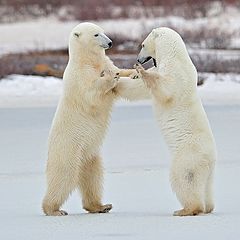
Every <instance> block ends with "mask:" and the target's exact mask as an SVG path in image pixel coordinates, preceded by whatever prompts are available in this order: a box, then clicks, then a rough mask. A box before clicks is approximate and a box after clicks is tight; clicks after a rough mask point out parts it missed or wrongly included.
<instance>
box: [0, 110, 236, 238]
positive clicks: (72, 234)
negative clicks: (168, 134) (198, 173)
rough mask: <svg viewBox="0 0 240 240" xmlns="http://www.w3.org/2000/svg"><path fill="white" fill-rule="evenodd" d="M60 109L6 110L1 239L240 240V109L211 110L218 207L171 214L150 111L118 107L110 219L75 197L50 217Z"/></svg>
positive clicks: (108, 161)
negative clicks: (52, 135) (48, 180)
mask: <svg viewBox="0 0 240 240" xmlns="http://www.w3.org/2000/svg"><path fill="white" fill-rule="evenodd" d="M54 111H55V108H11V109H9V108H5V109H1V108H0V116H1V118H0V132H1V138H0V146H1V150H0V152H1V160H0V196H1V198H0V199H1V200H0V203H1V204H0V212H1V215H0V226H1V231H0V239H4V240H10V239H14V240H15V239H18V240H28V239H34V240H38V239H39V240H42V239H44V240H48V239H49V240H53V239H59V240H61V239H84V240H88V239H99V240H102V239H129V240H130V239H131V240H133V239H134V240H140V239H144V240H145V239H147V240H155V239H164V240H167V239H176V238H179V237H180V238H181V239H186V240H187V239H189V240H190V239H196V240H198V239H199V240H202V239H217V240H221V239H222V240H225V239H231V240H238V239H239V237H240V228H239V227H240V208H239V202H240V192H239V190H238V187H237V185H238V183H239V181H240V175H239V171H240V157H239V156H240V154H239V153H240V150H239V132H240V125H239V122H240V121H239V120H240V107H239V106H234V105H231V106H230V105H228V106H206V111H207V114H208V117H209V119H210V122H211V125H212V128H213V132H214V135H215V137H216V142H217V146H218V152H219V156H218V161H217V167H216V177H215V199H216V210H215V212H214V213H213V214H210V215H207V216H198V217H185V218H179V217H173V216H172V215H171V214H172V212H173V211H174V210H176V209H178V208H179V207H180V206H179V203H178V202H177V200H176V198H175V196H174V194H173V193H172V192H171V188H170V184H169V181H168V174H169V155H168V153H167V148H166V146H165V144H164V143H163V140H162V138H161V136H160V132H159V129H158V127H157V124H156V123H155V121H154V118H153V116H152V111H151V107H150V106H131V107H126V106H125V107H119V106H118V107H116V108H115V110H114V112H113V117H112V123H111V126H110V129H109V132H108V135H107V138H106V140H105V144H104V147H103V158H104V163H105V167H106V177H105V195H104V202H111V203H113V206H114V208H113V210H112V212H110V213H109V214H98V215H91V214H86V213H85V212H84V211H83V210H82V209H81V201H80V198H79V196H78V194H77V193H74V194H73V195H72V196H71V198H70V199H69V201H68V202H67V203H66V204H65V206H64V209H66V210H67V211H68V212H69V214H70V215H68V216H66V217H45V216H43V214H42V212H41V209H40V205H41V199H42V196H43V194H44V189H45V178H44V174H43V172H44V168H45V160H46V151H47V149H46V139H47V135H48V130H49V127H50V124H51V120H52V117H53V114H54Z"/></svg>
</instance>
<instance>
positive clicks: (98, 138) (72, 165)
mask: <svg viewBox="0 0 240 240" xmlns="http://www.w3.org/2000/svg"><path fill="white" fill-rule="evenodd" d="M111 46H112V41H111V40H110V39H109V38H108V37H107V36H106V35H105V34H104V31H103V29H101V28H100V27H98V26H97V25H94V24H92V23H81V24H79V25H78V26H76V27H75V28H74V29H73V30H72V32H71V34H70V38H69V62H68V64H67V67H66V69H65V72H64V75H63V94H62V96H61V99H60V101H59V104H58V107H57V110H56V113H55V116H54V120H53V123H52V127H51V130H50V135H49V149H48V161H47V169H46V174H47V192H46V195H45V197H44V199H43V204H42V208H43V211H44V213H45V214H46V215H52V216H63V215H67V212H65V211H63V210H60V207H61V206H62V204H63V203H64V202H65V200H66V199H67V198H68V196H69V194H70V193H71V192H72V191H73V190H74V189H75V188H78V190H79V191H80V193H81V195H82V203H83V208H84V209H85V210H87V211H88V212H90V213H105V212H108V211H110V210H111V208H112V205H111V204H105V205H104V204H102V201H101V198H102V181H103V167H102V162H101V157H100V153H99V151H100V147H101V144H102V141H103V138H104V135H105V132H106V129H107V126H108V123H109V117H110V113H111V109H112V105H113V103H114V100H115V99H117V98H118V97H120V96H121V97H123V98H127V99H129V100H139V99H145V98H148V97H150V91H149V89H147V88H146V87H145V85H144V83H143V81H142V80H140V79H129V78H120V79H119V77H122V76H129V75H130V74H132V73H136V70H135V69H126V70H121V69H118V68H117V67H116V66H114V65H113V63H112V62H111V61H110V59H109V58H108V57H107V56H106V55H105V49H108V48H110V47H111Z"/></svg>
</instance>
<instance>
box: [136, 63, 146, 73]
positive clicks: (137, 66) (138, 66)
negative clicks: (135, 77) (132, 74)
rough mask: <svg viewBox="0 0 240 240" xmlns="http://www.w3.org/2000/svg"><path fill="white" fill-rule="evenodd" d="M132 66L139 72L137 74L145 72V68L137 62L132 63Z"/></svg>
mask: <svg viewBox="0 0 240 240" xmlns="http://www.w3.org/2000/svg"><path fill="white" fill-rule="evenodd" d="M133 67H134V68H135V69H136V71H137V73H139V74H143V73H144V72H145V69H144V68H143V66H142V65H141V64H139V63H136V64H134V66H133Z"/></svg>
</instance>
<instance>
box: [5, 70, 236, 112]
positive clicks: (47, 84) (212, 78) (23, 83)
mask: <svg viewBox="0 0 240 240" xmlns="http://www.w3.org/2000/svg"><path fill="white" fill-rule="evenodd" d="M200 75H201V77H204V79H205V83H204V84H203V85H202V86H199V87H198V90H199V94H200V96H201V98H202V101H203V103H205V104H218V105H220V104H240V75H239V74H213V73H200ZM61 90H62V80H59V79H58V78H54V77H40V76H23V75H11V76H8V77H6V78H4V79H2V80H1V81H0V107H34V106H38V107H39V106H55V105H56V104H57V101H58V99H59V96H60V94H61ZM117 104H118V105H123V104H124V105H128V104H130V103H127V102H125V101H119V102H118V103H117ZM131 104H134V105H145V104H148V105H149V104H151V103H150V102H149V101H139V102H135V103H131Z"/></svg>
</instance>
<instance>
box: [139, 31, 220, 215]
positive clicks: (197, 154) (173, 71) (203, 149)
mask: <svg viewBox="0 0 240 240" xmlns="http://www.w3.org/2000/svg"><path fill="white" fill-rule="evenodd" d="M151 58H153V59H154V61H155V63H156V71H154V72H153V71H145V70H144V69H143V67H142V66H141V65H139V64H138V65H137V66H136V69H137V71H138V73H139V77H140V78H142V79H143V80H144V81H145V83H146V85H147V87H148V88H150V90H151V93H152V96H153V101H154V109H155V113H156V117H157V120H158V122H159V125H160V128H161V131H162V133H163V135H164V137H165V140H166V142H167V144H168V147H169V149H170V151H171V154H172V158H173V160H172V166H171V173H170V180H171V184H172V188H173V190H174V191H175V193H176V195H177V198H178V200H179V201H180V203H181V204H182V206H183V209H182V210H179V211H175V212H174V215H176V216H187V215H198V214H199V213H210V212H212V211H213V209H214V203H213V193H212V192H213V171H214V165H215V160H216V147H215V141H214V137H213V134H212V131H211V128H210V125H209V122H208V119H207V116H206V113H205V111H204V109H203V106H202V103H201V100H200V98H199V96H198V94H197V71H196V68H195V66H194V65H193V63H192V61H191V59H190V57H189V55H188V52H187V50H186V47H185V44H184V42H183V40H182V38H181V37H180V35H179V34H178V33H177V32H175V31H174V30H172V29H169V28H164V27H162V28H157V29H154V30H153V31H152V32H151V33H150V34H149V35H148V37H147V38H146V39H145V40H144V41H143V43H142V49H141V51H140V53H139V56H138V62H140V63H141V64H143V63H145V62H147V61H148V60H150V59H151Z"/></svg>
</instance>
